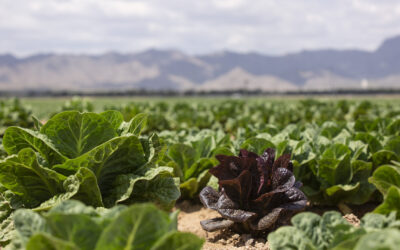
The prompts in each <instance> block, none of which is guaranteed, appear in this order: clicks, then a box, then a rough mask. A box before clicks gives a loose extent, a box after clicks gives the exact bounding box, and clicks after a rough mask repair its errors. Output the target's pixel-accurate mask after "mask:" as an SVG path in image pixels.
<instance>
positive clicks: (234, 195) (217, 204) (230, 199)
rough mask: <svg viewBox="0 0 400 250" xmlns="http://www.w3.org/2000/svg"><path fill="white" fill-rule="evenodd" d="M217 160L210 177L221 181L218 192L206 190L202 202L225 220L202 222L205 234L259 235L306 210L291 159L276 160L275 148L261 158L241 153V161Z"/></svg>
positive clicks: (250, 153)
mask: <svg viewBox="0 0 400 250" xmlns="http://www.w3.org/2000/svg"><path fill="white" fill-rule="evenodd" d="M217 159H218V161H219V162H220V164H219V165H218V166H216V167H214V168H212V169H210V173H211V174H213V175H214V176H216V177H217V178H218V184H219V192H217V191H215V190H214V189H212V188H211V187H205V188H204V189H203V190H202V191H201V192H200V201H201V202H202V203H203V205H204V206H205V207H207V208H210V209H213V210H216V211H218V212H219V213H220V214H221V216H222V218H214V219H210V220H204V221H201V226H202V227H203V229H204V230H206V231H216V230H220V229H224V228H232V229H234V230H237V231H244V232H251V233H253V234H258V233H260V232H262V231H266V230H271V229H272V228H273V227H274V226H276V225H279V224H281V223H285V222H286V220H287V219H289V218H290V217H291V216H292V215H293V214H294V213H296V212H298V211H301V210H303V209H304V208H305V206H306V203H307V199H306V197H305V195H304V194H303V193H302V192H301V191H300V190H299V188H300V186H301V185H302V184H301V183H300V182H296V180H295V177H294V176H293V173H292V172H291V171H292V167H293V166H292V163H291V162H290V155H288V154H286V155H282V156H281V157H279V158H278V159H276V160H275V150H274V149H272V148H268V149H266V150H265V151H264V153H263V154H262V155H261V156H259V155H257V154H255V153H253V152H249V151H247V150H245V149H242V150H241V151H240V154H239V157H236V156H226V155H217Z"/></svg>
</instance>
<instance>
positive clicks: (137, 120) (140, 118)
mask: <svg viewBox="0 0 400 250" xmlns="http://www.w3.org/2000/svg"><path fill="white" fill-rule="evenodd" d="M147 118H148V115H147V114H143V113H141V114H137V115H136V116H135V117H133V118H132V119H131V120H130V121H129V122H122V123H121V125H120V127H119V129H118V130H119V134H120V135H127V134H134V135H137V136H139V135H140V134H141V132H142V131H143V129H144V128H145V127H146V124H147Z"/></svg>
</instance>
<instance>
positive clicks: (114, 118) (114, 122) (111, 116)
mask: <svg viewBox="0 0 400 250" xmlns="http://www.w3.org/2000/svg"><path fill="white" fill-rule="evenodd" d="M100 115H101V116H102V117H104V119H106V120H107V121H108V122H109V123H110V124H111V126H112V127H113V128H114V130H115V131H117V130H118V128H119V126H121V124H122V123H123V122H124V116H123V115H122V114H121V112H119V111H115V110H107V111H104V112H102V113H100Z"/></svg>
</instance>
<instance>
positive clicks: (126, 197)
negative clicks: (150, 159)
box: [105, 167, 180, 210]
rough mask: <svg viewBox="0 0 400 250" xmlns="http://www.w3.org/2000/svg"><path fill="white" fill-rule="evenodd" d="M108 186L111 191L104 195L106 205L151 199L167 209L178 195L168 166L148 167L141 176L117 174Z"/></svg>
mask: <svg viewBox="0 0 400 250" xmlns="http://www.w3.org/2000/svg"><path fill="white" fill-rule="evenodd" d="M110 187H112V188H111V193H110V195H108V196H106V197H105V203H106V205H107V206H112V205H114V204H116V203H132V202H146V201H153V202H155V203H157V204H159V206H161V207H162V208H165V209H167V210H168V209H170V208H172V207H173V205H174V204H175V201H176V200H177V199H178V198H179V196H180V192H179V189H178V188H177V187H176V181H175V180H174V178H173V175H172V169H171V168H168V167H157V168H150V169H149V170H148V171H147V172H146V173H145V174H144V175H143V176H139V175H133V174H127V175H119V176H117V178H116V179H115V182H114V183H113V184H112V185H111V186H110Z"/></svg>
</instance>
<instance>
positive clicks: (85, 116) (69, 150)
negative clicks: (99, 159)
mask: <svg viewBox="0 0 400 250" xmlns="http://www.w3.org/2000/svg"><path fill="white" fill-rule="evenodd" d="M40 133H42V134H45V135H46V136H47V137H48V138H49V139H50V140H51V142H52V143H53V144H54V147H55V148H57V150H59V152H61V153H62V154H63V155H65V156H67V157H68V158H76V157H78V156H80V155H82V154H84V153H86V152H88V151H90V150H91V149H93V148H95V147H97V146H98V145H100V144H102V143H104V142H106V141H108V140H110V139H112V138H113V137H115V136H117V133H116V131H115V130H114V128H113V125H112V124H111V123H109V122H108V121H107V120H106V119H105V118H104V117H103V116H101V115H99V114H95V113H79V112H77V111H66V112H62V113H59V114H57V115H55V116H53V117H52V118H51V119H50V120H48V121H47V123H46V124H45V125H44V126H43V127H42V128H41V130H40Z"/></svg>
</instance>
